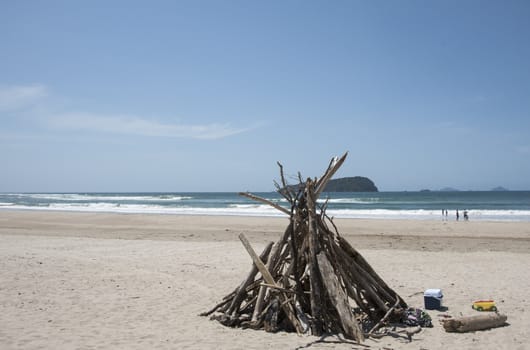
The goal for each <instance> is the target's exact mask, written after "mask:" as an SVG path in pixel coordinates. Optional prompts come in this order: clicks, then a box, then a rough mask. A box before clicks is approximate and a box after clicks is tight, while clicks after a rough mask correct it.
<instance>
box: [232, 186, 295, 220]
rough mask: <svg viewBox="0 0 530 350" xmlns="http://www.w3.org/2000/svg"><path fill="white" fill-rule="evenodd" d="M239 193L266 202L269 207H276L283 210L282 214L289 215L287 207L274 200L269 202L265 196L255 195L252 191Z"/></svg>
mask: <svg viewBox="0 0 530 350" xmlns="http://www.w3.org/2000/svg"><path fill="white" fill-rule="evenodd" d="M239 195H240V196H243V197H247V198H250V199H252V200H255V201H258V202H261V203H265V204H268V205H270V206H271V207H273V208H275V209H278V210H279V211H281V212H283V213H284V214H287V215H290V214H291V212H290V211H289V209H286V208H284V207H282V206H281V205H278V204H276V203H274V202H271V201H270V200H268V199H265V198H261V197H259V196H256V195H254V194H252V193H248V192H239Z"/></svg>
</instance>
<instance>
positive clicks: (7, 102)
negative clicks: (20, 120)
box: [0, 84, 49, 111]
mask: <svg viewBox="0 0 530 350" xmlns="http://www.w3.org/2000/svg"><path fill="white" fill-rule="evenodd" d="M48 95H49V91H48V89H47V88H46V86H44V85H41V84H32V85H17V86H5V85H0V111H13V110H19V109H24V108H27V107H31V106H33V105H34V104H35V103H37V102H38V101H41V100H42V99H44V98H46V97H47V96H48Z"/></svg>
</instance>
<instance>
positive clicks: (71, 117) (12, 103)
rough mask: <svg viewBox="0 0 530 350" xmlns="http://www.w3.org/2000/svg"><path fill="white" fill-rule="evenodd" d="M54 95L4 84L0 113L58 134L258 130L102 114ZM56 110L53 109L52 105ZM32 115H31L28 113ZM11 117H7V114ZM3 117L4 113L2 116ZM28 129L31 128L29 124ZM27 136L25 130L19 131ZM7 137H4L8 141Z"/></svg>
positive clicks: (41, 88) (203, 135) (199, 135)
mask: <svg viewBox="0 0 530 350" xmlns="http://www.w3.org/2000/svg"><path fill="white" fill-rule="evenodd" d="M57 98H59V99H60V100H63V99H64V98H63V97H61V96H53V95H52V94H51V93H50V89H49V88H48V87H47V86H45V85H42V84H31V85H0V112H9V113H10V114H9V115H11V116H12V115H15V116H22V115H24V116H25V118H26V119H32V120H33V121H34V122H35V125H34V126H37V125H40V127H42V126H46V127H47V128H51V129H54V130H57V131H61V130H63V131H64V130H67V131H69V132H71V131H86V132H91V133H112V134H122V135H137V136H150V137H172V138H190V139H210V140H212V139H221V138H225V137H229V136H232V135H236V134H240V133H243V132H246V131H249V130H251V129H254V128H255V127H234V126H232V125H231V124H229V123H223V122H221V123H205V124H194V123H185V122H182V123H180V122H167V121H161V120H160V119H158V120H157V119H156V118H145V117H143V116H134V115H128V114H122V115H120V114H109V115H106V114H98V113H91V112H86V111H82V110H75V107H74V108H71V107H65V106H62V108H61V106H60V105H59V106H58V105H57V104H53V102H52V100H57ZM52 105H53V107H50V106H52ZM28 111H29V112H30V113H29V114H28V113H27V112H28ZM4 115H7V114H4ZM0 116H1V114H0ZM26 126H27V125H26ZM17 132H19V133H23V132H24V129H19V130H17ZM0 136H2V135H0ZM5 136H6V135H4V137H2V138H3V139H5V138H6V137H5Z"/></svg>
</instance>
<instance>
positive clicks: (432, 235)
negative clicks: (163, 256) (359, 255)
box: [0, 210, 530, 253]
mask: <svg viewBox="0 0 530 350" xmlns="http://www.w3.org/2000/svg"><path fill="white" fill-rule="evenodd" d="M334 223H335V225H336V226H337V229H338V231H339V233H340V234H341V235H343V236H345V237H346V238H347V239H348V240H350V241H351V242H352V244H354V246H356V247H357V248H358V249H365V248H366V249H400V250H419V251H443V250H450V251H463V252H464V251H509V252H514V253H528V252H530V223H527V222H498V221H450V220H449V221H445V220H405V219H398V220H391V219H335V220H334ZM287 224H288V218H287V217H283V218H281V217H247V216H216V215H212V216H200V215H168V214H130V213H127V214H123V213H91V212H59V211H53V212H49V211H26V210H13V211H0V234H9V235H38V236H59V237H87V238H103V239H109V238H114V239H128V240H156V241H158V240H161V241H178V240H184V241H193V242H204V241H237V242H238V241H239V240H238V238H237V236H238V234H239V233H241V232H244V233H245V235H246V236H247V237H248V238H249V239H250V240H251V241H254V242H258V243H266V242H268V241H276V240H277V239H278V237H279V236H280V235H281V234H282V233H283V232H284V230H285V228H286V227H287Z"/></svg>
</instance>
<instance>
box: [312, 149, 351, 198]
mask: <svg viewBox="0 0 530 350" xmlns="http://www.w3.org/2000/svg"><path fill="white" fill-rule="evenodd" d="M347 156H348V152H346V153H344V155H343V156H342V157H340V158H337V157H335V158H333V159H332V160H331V162H330V164H329V166H328V169H327V170H326V172H325V173H324V175H322V177H321V178H320V179H318V181H317V183H316V186H315V188H316V189H315V199H318V197H319V196H320V193H322V191H324V189H325V188H326V185H327V184H328V182H329V180H331V177H332V176H333V175H334V174H335V173H336V172H337V170H339V168H340V167H341V165H342V163H344V161H345V160H346V157H347Z"/></svg>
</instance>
